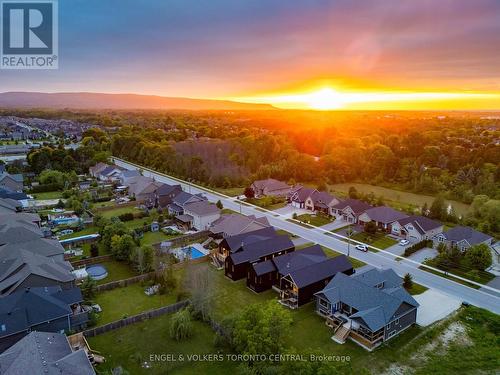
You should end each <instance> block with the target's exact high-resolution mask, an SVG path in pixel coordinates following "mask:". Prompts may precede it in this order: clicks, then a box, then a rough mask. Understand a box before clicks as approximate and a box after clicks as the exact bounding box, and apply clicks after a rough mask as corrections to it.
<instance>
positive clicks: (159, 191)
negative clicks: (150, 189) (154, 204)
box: [156, 184, 182, 196]
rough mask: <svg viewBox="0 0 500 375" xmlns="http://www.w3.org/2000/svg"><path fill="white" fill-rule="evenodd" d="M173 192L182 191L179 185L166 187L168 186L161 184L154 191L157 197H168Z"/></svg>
mask: <svg viewBox="0 0 500 375" xmlns="http://www.w3.org/2000/svg"><path fill="white" fill-rule="evenodd" d="M175 190H180V191H182V187H181V185H168V184H163V185H162V186H160V187H159V188H158V189H157V190H156V194H158V196H163V195H168V194H170V193H172V192H173V191H175Z"/></svg>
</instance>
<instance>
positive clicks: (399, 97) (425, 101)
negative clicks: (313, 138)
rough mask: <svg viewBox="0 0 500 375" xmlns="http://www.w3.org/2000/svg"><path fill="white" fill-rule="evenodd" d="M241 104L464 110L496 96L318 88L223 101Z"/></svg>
mask: <svg viewBox="0 0 500 375" xmlns="http://www.w3.org/2000/svg"><path fill="white" fill-rule="evenodd" d="M225 99H230V100H235V101H239V102H245V103H267V104H271V105H273V106H275V107H277V108H283V109H312V110H322V111H329V110H338V109H368V110H379V109H380V110H382V109H412V110H415V109H467V106H468V105H469V104H473V103H475V102H477V101H484V102H491V103H496V104H497V108H498V107H500V93H482V92H411V91H379V92H376V91H356V92H352V91H349V92H347V91H345V92H344V91H340V90H337V89H334V88H331V87H321V88H318V89H316V90H311V91H308V92H301V93H296V94H286V93H282V94H279V93H277V94H271V95H266V96H248V97H232V98H225Z"/></svg>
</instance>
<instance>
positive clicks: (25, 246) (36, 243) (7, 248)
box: [0, 230, 64, 261]
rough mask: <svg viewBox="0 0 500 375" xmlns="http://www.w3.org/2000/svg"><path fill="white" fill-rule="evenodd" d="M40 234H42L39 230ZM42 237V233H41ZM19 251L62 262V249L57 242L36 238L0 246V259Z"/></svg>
mask: <svg viewBox="0 0 500 375" xmlns="http://www.w3.org/2000/svg"><path fill="white" fill-rule="evenodd" d="M40 232H42V231H41V230H40ZM42 236H43V232H42ZM19 250H26V251H29V252H32V253H34V254H37V255H42V256H44V257H47V258H52V259H54V260H56V261H63V260H64V247H63V246H62V245H61V243H60V242H59V241H58V240H53V239H50V238H37V239H34V240H30V241H22V242H15V243H13V242H10V243H7V244H4V245H1V246H0V257H3V256H4V255H6V254H13V253H15V252H17V251H19Z"/></svg>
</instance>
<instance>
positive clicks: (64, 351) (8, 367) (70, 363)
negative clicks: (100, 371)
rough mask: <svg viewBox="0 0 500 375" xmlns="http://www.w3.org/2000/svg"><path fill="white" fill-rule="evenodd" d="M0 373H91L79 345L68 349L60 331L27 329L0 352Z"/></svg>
mask: <svg viewBox="0 0 500 375" xmlns="http://www.w3.org/2000/svg"><path fill="white" fill-rule="evenodd" d="M0 372H1V373H2V375H22V374H47V375H61V374H64V375H95V371H94V368H93V367H92V365H91V363H90V361H89V359H88V357H87V354H86V353H85V351H84V350H83V349H80V350H77V351H75V352H73V351H72V349H71V346H70V344H69V342H68V339H67V338H66V336H65V335H63V334H61V333H48V332H31V333H29V334H28V335H27V336H25V337H23V338H22V339H21V340H20V341H18V342H17V343H16V344H14V345H13V346H11V347H10V348H9V349H7V350H6V351H5V352H3V353H2V354H0Z"/></svg>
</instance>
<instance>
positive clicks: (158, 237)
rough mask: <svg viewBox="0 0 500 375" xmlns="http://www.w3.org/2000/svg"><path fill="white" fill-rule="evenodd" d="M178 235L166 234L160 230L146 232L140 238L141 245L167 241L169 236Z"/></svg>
mask: <svg viewBox="0 0 500 375" xmlns="http://www.w3.org/2000/svg"><path fill="white" fill-rule="evenodd" d="M175 237H178V235H174V236H172V235H167V234H165V233H163V232H162V231H159V232H146V233H144V237H142V238H141V245H153V244H155V243H159V242H162V241H167V240H169V239H171V238H175Z"/></svg>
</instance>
